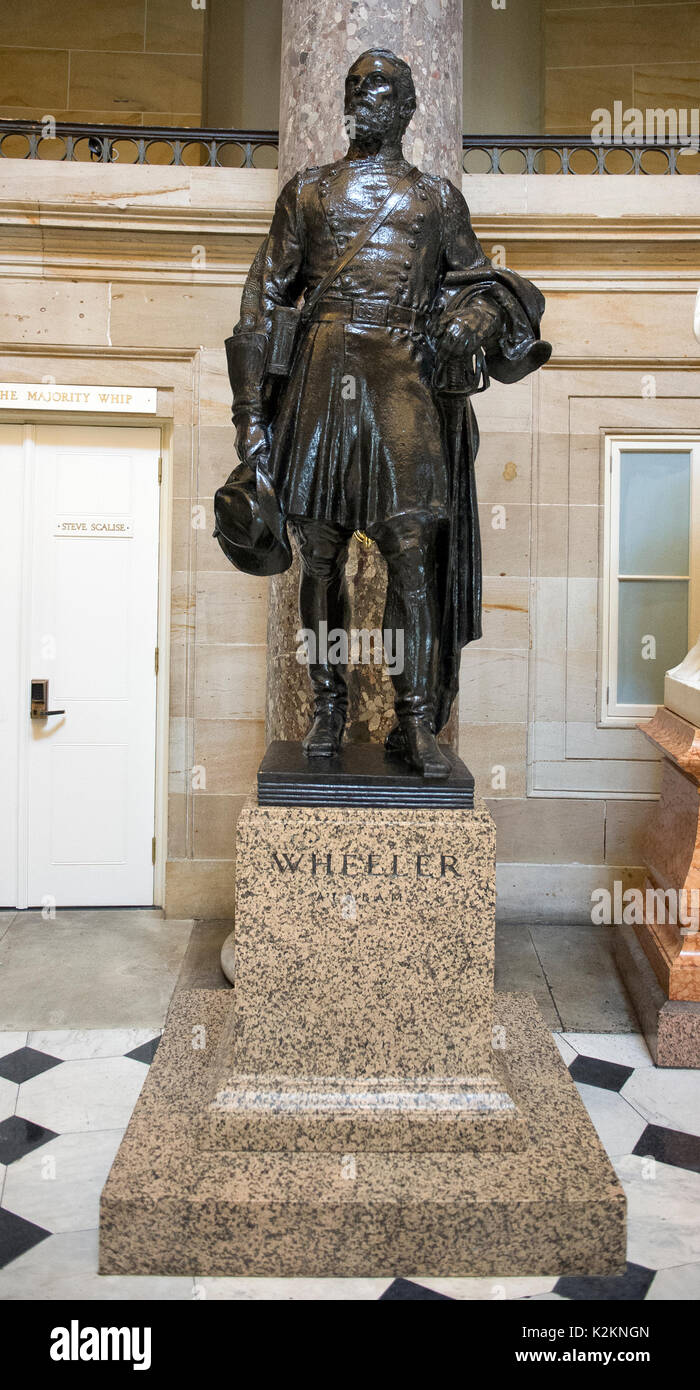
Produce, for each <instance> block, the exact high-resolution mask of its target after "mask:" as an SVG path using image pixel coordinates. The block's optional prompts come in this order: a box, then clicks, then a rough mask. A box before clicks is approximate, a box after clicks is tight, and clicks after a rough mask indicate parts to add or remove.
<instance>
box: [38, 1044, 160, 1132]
mask: <svg viewBox="0 0 700 1390" xmlns="http://www.w3.org/2000/svg"><path fill="white" fill-rule="evenodd" d="M146 1075H147V1068H146V1067H145V1066H144V1065H143V1063H142V1062H135V1061H134V1060H133V1058H131V1057H104V1058H91V1059H90V1060H85V1061H80V1062H62V1063H61V1065H60V1067H54V1068H52V1069H51V1071H47V1072H42V1074H41V1076H34V1077H32V1080H31V1081H25V1082H23V1083H22V1085H21V1086H20V1093H19V1100H18V1102H17V1104H18V1110H19V1113H20V1114H22V1115H24V1116H25V1117H26V1119H28V1120H34V1121H35V1122H36V1123H37V1124H40V1125H46V1126H47V1127H48V1128H49V1129H55V1130H57V1131H58V1133H59V1134H67V1133H72V1132H74V1131H77V1130H90V1129H123V1128H124V1127H125V1125H126V1124H127V1123H128V1121H129V1119H130V1117H131V1112H132V1110H133V1108H134V1106H135V1104H136V1101H137V1100H138V1096H139V1092H140V1090H141V1087H142V1086H143V1083H144V1081H145V1079H146Z"/></svg>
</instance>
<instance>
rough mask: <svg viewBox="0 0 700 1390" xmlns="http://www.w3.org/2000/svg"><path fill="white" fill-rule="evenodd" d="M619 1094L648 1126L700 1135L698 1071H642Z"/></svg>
mask: <svg viewBox="0 0 700 1390" xmlns="http://www.w3.org/2000/svg"><path fill="white" fill-rule="evenodd" d="M620 1094H621V1095H623V1096H624V1097H625V1100H628V1101H629V1102H630V1105H633V1106H634V1107H635V1109H636V1110H638V1111H639V1113H640V1115H644V1117H645V1119H647V1120H648V1121H649V1123H650V1124H654V1125H663V1126H665V1128H666V1129H681V1130H684V1131H685V1133H686V1134H698V1135H700V1072H697V1071H674V1070H670V1069H666V1068H660V1069H657V1068H656V1067H650V1068H641V1069H640V1070H639V1071H635V1072H633V1074H632V1076H630V1078H629V1080H628V1081H626V1082H625V1084H624V1086H623V1087H622V1090H621V1092H620Z"/></svg>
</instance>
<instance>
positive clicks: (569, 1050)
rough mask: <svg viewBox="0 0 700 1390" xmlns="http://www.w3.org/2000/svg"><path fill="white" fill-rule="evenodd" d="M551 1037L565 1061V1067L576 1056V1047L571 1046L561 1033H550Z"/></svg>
mask: <svg viewBox="0 0 700 1390" xmlns="http://www.w3.org/2000/svg"><path fill="white" fill-rule="evenodd" d="M552 1037H553V1038H554V1041H555V1043H556V1045H557V1047H558V1049H559V1053H560V1056H561V1057H562V1059H563V1061H564V1062H565V1063H566V1065H567V1067H568V1066H570V1065H571V1063H572V1062H573V1060H574V1057H575V1056H576V1048H575V1047H572V1046H571V1043H570V1042H567V1040H566V1038H565V1037H564V1034H563V1033H552Z"/></svg>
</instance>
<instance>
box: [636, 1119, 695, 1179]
mask: <svg viewBox="0 0 700 1390" xmlns="http://www.w3.org/2000/svg"><path fill="white" fill-rule="evenodd" d="M632 1153H633V1154H637V1155H638V1157H640V1158H657V1159H658V1160H659V1163H668V1164H669V1165H670V1166H671V1167H672V1168H688V1169H689V1171H690V1172H691V1173H700V1138H698V1136H697V1134H684V1133H683V1132H682V1130H680V1129H664V1128H663V1126H662V1125H647V1127H646V1129H645V1131H644V1133H643V1134H641V1135H640V1136H639V1139H638V1140H637V1142H636V1144H635V1146H634V1148H633V1150H632Z"/></svg>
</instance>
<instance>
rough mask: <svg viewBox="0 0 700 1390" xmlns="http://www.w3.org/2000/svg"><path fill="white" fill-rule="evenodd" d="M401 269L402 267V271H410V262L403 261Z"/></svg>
mask: <svg viewBox="0 0 700 1390" xmlns="http://www.w3.org/2000/svg"><path fill="white" fill-rule="evenodd" d="M403 267H404V270H410V269H411V262H410V261H404V263H403Z"/></svg>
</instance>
